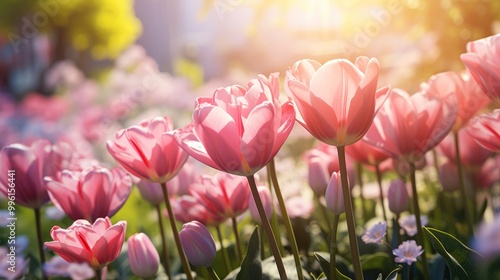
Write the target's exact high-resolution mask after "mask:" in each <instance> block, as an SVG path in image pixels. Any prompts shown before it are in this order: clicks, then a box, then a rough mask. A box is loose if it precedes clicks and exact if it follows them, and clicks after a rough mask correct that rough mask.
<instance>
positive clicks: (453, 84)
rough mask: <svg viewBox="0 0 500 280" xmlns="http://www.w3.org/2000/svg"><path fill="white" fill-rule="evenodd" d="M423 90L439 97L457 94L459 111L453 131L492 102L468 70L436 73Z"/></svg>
mask: <svg viewBox="0 0 500 280" xmlns="http://www.w3.org/2000/svg"><path fill="white" fill-rule="evenodd" d="M423 91H424V92H425V93H426V94H430V95H435V96H439V97H446V96H447V95H448V94H454V95H455V97H456V98H457V104H458V111H457V118H456V120H455V124H454V125H453V131H458V130H459V129H460V128H461V127H463V126H464V125H466V124H467V122H468V121H469V119H470V118H472V117H473V116H474V115H475V114H476V113H477V112H478V111H479V110H481V109H482V108H484V107H485V106H486V105H487V104H488V103H489V102H490V99H489V98H488V97H487V96H485V95H484V94H483V93H482V92H481V89H480V88H479V86H478V85H477V83H476V82H475V81H474V80H473V79H471V77H470V75H469V73H468V72H465V73H463V74H461V75H459V74H457V73H455V72H443V73H439V74H437V75H434V76H432V77H431V78H430V79H429V81H428V82H427V84H425V85H424V86H423Z"/></svg>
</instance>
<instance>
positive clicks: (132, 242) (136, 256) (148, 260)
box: [127, 232, 160, 278]
mask: <svg viewBox="0 0 500 280" xmlns="http://www.w3.org/2000/svg"><path fill="white" fill-rule="evenodd" d="M127 245H128V250H127V253H128V260H129V262H130V268H131V269H132V272H133V273H134V275H136V276H139V277H143V278H149V277H153V276H155V274H156V272H157V271H158V267H159V266H160V256H159V255H158V251H156V248H155V246H154V245H153V243H152V242H151V240H150V239H149V237H148V236H147V235H146V234H144V233H142V232H141V233H136V234H134V235H132V236H130V237H129V238H128V240H127Z"/></svg>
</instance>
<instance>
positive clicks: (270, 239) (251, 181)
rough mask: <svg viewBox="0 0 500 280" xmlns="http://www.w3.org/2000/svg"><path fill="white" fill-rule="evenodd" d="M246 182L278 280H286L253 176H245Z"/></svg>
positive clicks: (283, 267) (274, 239)
mask: <svg viewBox="0 0 500 280" xmlns="http://www.w3.org/2000/svg"><path fill="white" fill-rule="evenodd" d="M247 180H248V183H249V184H250V190H251V191H252V196H253V199H254V201H255V205H256V206H257V210H258V211H259V216H260V220H261V221H262V227H263V228H264V231H265V232H266V235H267V240H268V242H269V246H270V247H271V251H272V252H273V255H274V261H275V262H276V267H277V268H278V272H279V274H280V279H281V280H286V279H288V277H287V276H286V271H285V266H284V264H283V259H281V254H280V251H279V248H278V244H277V243H276V238H275V237H274V234H273V230H272V229H271V224H269V219H268V218H267V215H266V211H265V210H264V206H263V205H262V201H261V199H260V196H259V191H258V190H257V184H256V183H255V178H254V177H253V175H249V176H247Z"/></svg>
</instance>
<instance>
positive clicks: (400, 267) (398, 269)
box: [385, 265, 403, 280]
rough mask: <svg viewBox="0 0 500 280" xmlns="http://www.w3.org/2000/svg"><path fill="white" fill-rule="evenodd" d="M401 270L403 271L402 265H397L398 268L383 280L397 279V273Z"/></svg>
mask: <svg viewBox="0 0 500 280" xmlns="http://www.w3.org/2000/svg"><path fill="white" fill-rule="evenodd" d="M401 269H403V266H402V265H398V267H396V268H395V269H394V270H393V271H391V273H389V275H387V277H386V278H385V280H394V279H397V278H398V273H399V272H400V271H401Z"/></svg>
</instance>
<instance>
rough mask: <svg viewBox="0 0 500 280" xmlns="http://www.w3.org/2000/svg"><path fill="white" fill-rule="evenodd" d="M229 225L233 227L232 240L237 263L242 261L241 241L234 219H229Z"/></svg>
mask: <svg viewBox="0 0 500 280" xmlns="http://www.w3.org/2000/svg"><path fill="white" fill-rule="evenodd" d="M231 223H232V225H233V232H234V239H235V241H236V249H237V250H238V257H239V259H238V263H239V262H241V260H243V252H242V250H241V241H240V235H239V233H238V222H237V221H236V217H231Z"/></svg>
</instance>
